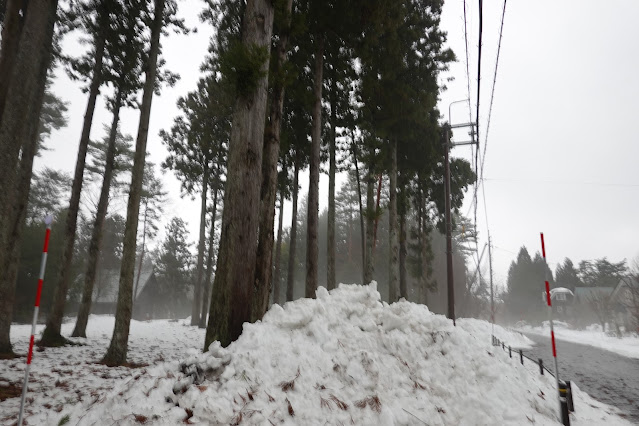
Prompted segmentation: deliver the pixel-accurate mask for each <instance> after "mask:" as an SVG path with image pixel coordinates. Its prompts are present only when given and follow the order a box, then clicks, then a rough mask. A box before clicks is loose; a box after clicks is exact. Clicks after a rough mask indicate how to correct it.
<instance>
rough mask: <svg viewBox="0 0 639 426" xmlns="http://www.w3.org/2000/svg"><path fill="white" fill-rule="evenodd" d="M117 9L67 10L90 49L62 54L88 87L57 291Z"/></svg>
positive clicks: (68, 258)
mask: <svg viewBox="0 0 639 426" xmlns="http://www.w3.org/2000/svg"><path fill="white" fill-rule="evenodd" d="M121 12H122V6H121V4H120V3H118V2H109V1H106V0H102V1H99V0H96V1H89V2H86V3H82V2H78V3H75V4H72V8H71V10H70V11H69V15H70V16H71V21H75V22H76V25H77V26H78V27H82V28H83V29H84V30H85V31H86V32H87V33H88V34H90V36H91V37H92V40H93V44H92V49H91V50H90V51H89V52H88V53H87V54H86V55H85V56H83V57H80V58H70V57H68V56H67V57H63V61H64V62H65V63H66V64H67V73H68V74H69V76H70V77H71V78H72V79H74V80H82V81H83V82H86V81H87V80H89V79H90V83H89V86H88V91H89V99H88V102H87V107H86V111H85V114H84V121H83V124H82V133H81V136H80V143H79V147H78V155H77V159H76V165H75V173H74V176H73V184H72V188H71V197H70V200H69V209H68V214H67V217H66V227H65V229H64V234H63V237H62V246H63V247H64V251H63V254H62V265H63V266H62V268H60V271H59V274H58V275H56V281H55V288H56V289H57V288H59V289H60V291H61V292H62V290H64V291H66V289H67V288H68V282H69V279H70V275H69V274H70V269H71V264H72V262H73V253H74V243H75V237H76V227H77V219H78V213H79V210H80V195H81V192H82V185H83V183H84V168H85V161H86V155H87V150H88V145H89V137H90V134H91V126H92V124H93V114H94V112H95V104H96V101H97V97H98V94H99V90H100V86H101V85H102V84H103V82H104V80H105V74H106V73H107V71H106V70H105V68H106V67H105V61H104V55H105V54H107V52H106V42H107V39H113V38H114V34H113V31H115V30H116V28H117V25H111V23H112V22H114V21H115V20H116V19H117V18H118V17H119V16H121V14H122V13H121ZM74 18H76V19H74ZM110 53H113V49H111V52H110ZM106 63H113V64H114V65H115V62H110V61H106ZM116 128H117V126H116ZM58 300H61V296H59V297H58ZM59 303H60V302H59ZM54 334H55V333H54ZM58 340H59V339H58Z"/></svg>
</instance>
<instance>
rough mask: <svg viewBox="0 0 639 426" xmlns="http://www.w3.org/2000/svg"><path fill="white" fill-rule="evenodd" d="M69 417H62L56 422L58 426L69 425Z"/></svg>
mask: <svg viewBox="0 0 639 426" xmlns="http://www.w3.org/2000/svg"><path fill="white" fill-rule="evenodd" d="M69 420H70V418H69V415H68V414H67V415H66V416H64V417H62V418H61V419H60V421H59V422H58V426H62V425H66V424H67V423H69Z"/></svg>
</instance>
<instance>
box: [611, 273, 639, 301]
mask: <svg viewBox="0 0 639 426" xmlns="http://www.w3.org/2000/svg"><path fill="white" fill-rule="evenodd" d="M626 286H631V287H636V288H639V281H637V279H636V278H635V277H623V278H622V279H620V280H619V284H617V286H616V287H615V289H614V291H613V294H612V297H617V294H618V293H619V291H620V290H621V289H622V288H623V287H626Z"/></svg>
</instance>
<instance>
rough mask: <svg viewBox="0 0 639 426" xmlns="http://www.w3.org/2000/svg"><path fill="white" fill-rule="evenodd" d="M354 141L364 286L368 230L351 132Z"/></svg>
mask: <svg viewBox="0 0 639 426" xmlns="http://www.w3.org/2000/svg"><path fill="white" fill-rule="evenodd" d="M351 135H352V139H353V142H352V144H353V146H352V148H353V160H354V163H355V179H356V180H357V202H358V204H359V227H360V231H361V235H362V284H366V276H365V275H366V272H365V271H366V229H365V227H364V207H363V206H362V185H361V182H360V177H359V165H358V161H357V145H356V144H355V135H354V133H353V132H352V131H351Z"/></svg>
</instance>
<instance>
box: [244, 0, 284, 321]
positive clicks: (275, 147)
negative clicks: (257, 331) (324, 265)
mask: <svg viewBox="0 0 639 426" xmlns="http://www.w3.org/2000/svg"><path fill="white" fill-rule="evenodd" d="M292 7H293V0H287V1H286V8H287V9H286V11H285V13H286V14H287V16H286V22H285V24H284V26H283V28H284V30H283V31H282V33H281V34H279V40H278V42H277V59H276V61H275V66H274V73H275V78H274V79H273V81H274V85H273V90H272V95H271V104H270V111H269V123H268V125H267V127H266V132H265V135H264V157H263V161H262V186H261V204H260V223H259V235H258V244H257V264H256V265H255V280H254V288H253V301H252V307H251V321H257V320H259V319H261V318H262V316H264V313H265V312H266V310H267V308H268V297H269V294H270V292H271V287H272V282H271V278H272V276H271V274H272V271H273V269H272V265H273V222H274V220H275V200H276V198H277V160H278V158H279V154H280V132H281V127H282V111H283V109H284V92H285V87H284V79H283V78H282V77H281V76H280V75H279V73H280V72H281V70H282V69H283V68H284V65H285V63H286V52H287V51H288V39H289V32H290V31H289V26H290V22H291V9H292Z"/></svg>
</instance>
